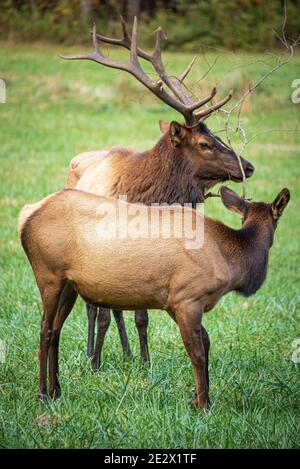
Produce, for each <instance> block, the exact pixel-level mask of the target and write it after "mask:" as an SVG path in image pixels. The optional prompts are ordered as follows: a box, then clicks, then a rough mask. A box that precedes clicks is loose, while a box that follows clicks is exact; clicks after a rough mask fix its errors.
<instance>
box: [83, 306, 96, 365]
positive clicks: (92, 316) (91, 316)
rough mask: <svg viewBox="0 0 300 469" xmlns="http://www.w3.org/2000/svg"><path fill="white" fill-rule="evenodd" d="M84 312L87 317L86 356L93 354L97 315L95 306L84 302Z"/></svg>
mask: <svg viewBox="0 0 300 469" xmlns="http://www.w3.org/2000/svg"><path fill="white" fill-rule="evenodd" d="M86 312H87V317H88V341H87V356H88V357H92V356H93V355H94V352H95V350H94V340H95V323H96V317H97V312H98V309H97V306H94V305H90V304H88V303H87V304H86Z"/></svg>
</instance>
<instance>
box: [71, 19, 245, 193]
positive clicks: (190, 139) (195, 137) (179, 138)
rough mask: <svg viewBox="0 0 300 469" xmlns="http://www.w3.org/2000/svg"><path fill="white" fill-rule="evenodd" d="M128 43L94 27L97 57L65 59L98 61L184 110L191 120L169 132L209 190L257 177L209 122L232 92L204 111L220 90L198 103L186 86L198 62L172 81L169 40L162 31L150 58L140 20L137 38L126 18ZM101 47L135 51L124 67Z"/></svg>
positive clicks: (124, 35)
mask: <svg viewBox="0 0 300 469" xmlns="http://www.w3.org/2000/svg"><path fill="white" fill-rule="evenodd" d="M121 23H122V30H123V38H122V39H113V38H109V37H106V36H103V35H100V34H97V33H96V27H95V25H94V27H93V46H94V52H92V53H90V54H82V55H72V56H62V58H65V59H84V60H92V61H94V62H97V63H98V64H101V65H104V66H108V67H112V68H116V69H119V70H124V71H126V72H128V73H130V74H131V75H133V76H134V77H135V78H136V79H137V80H139V81H140V82H141V83H142V84H143V85H144V86H146V88H148V89H149V90H150V91H151V92H152V93H153V94H155V95H156V96H157V97H158V98H159V99H161V100H162V101H163V102H164V103H166V104H167V105H168V106H170V107H172V108H173V109H175V110H176V111H178V112H179V113H180V114H181V115H182V116H183V117H184V120H185V124H184V125H180V124H178V123H176V122H172V123H171V124H170V126H169V129H168V132H169V136H170V139H171V143H172V146H173V147H174V148H175V149H177V150H178V152H181V153H185V154H186V155H187V157H188V158H189V159H190V161H191V164H192V168H193V169H192V172H193V174H195V176H197V175H200V174H201V179H203V175H205V178H207V181H208V184H205V186H206V187H211V186H212V185H214V184H215V183H216V182H219V181H225V180H228V179H232V180H234V181H236V182H240V181H242V180H243V172H244V174H245V176H246V177H250V176H251V175H252V174H253V171H254V167H253V166H252V165H251V163H249V162H248V161H246V160H244V159H243V158H241V157H237V155H236V154H235V152H234V150H233V149H232V148H230V147H229V146H227V145H226V144H225V143H224V142H222V140H221V139H219V138H218V137H216V136H215V135H213V134H212V133H211V132H210V131H209V129H208V128H207V127H206V125H205V124H204V123H203V121H204V120H205V119H207V118H208V117H209V116H210V115H211V114H212V113H214V112H215V111H217V110H218V109H220V108H221V107H222V106H223V105H224V104H226V103H227V102H228V101H229V100H230V99H231V96H232V92H231V91H230V92H229V94H228V95H227V96H226V97H225V98H223V99H222V100H220V101H219V102H217V103H215V104H211V105H210V106H208V107H205V108H203V109H202V110H201V111H199V109H200V108H202V107H203V106H205V105H207V103H209V102H211V101H212V100H213V98H214V97H215V95H216V93H217V89H216V87H214V88H213V89H212V91H211V93H210V94H209V95H208V96H207V97H205V98H203V99H197V100H193V99H192V98H191V97H190V96H189V94H188V93H187V92H186V89H184V87H183V82H184V79H185V78H186V76H187V75H188V73H189V72H190V70H191V68H192V66H193V64H194V62H195V58H194V59H193V60H192V61H191V63H190V64H189V65H188V67H187V68H186V69H185V70H184V71H183V73H182V74H181V75H180V76H179V77H171V76H170V75H169V74H168V72H167V71H166V69H165V66H164V64H163V61H162V57H161V41H162V39H164V38H165V35H164V33H163V31H162V29H161V28H158V29H157V30H156V32H155V34H156V40H155V48H154V51H153V52H152V53H148V52H146V51H144V50H142V49H140V48H139V47H138V45H137V18H136V17H135V18H134V22H133V28H132V34H131V35H130V33H129V32H128V30H127V27H126V24H125V22H124V20H123V18H122V17H121ZM99 42H104V43H107V44H111V45H119V46H121V47H125V48H126V49H128V50H130V59H129V60H128V61H125V62H120V61H116V60H113V59H111V58H110V57H107V56H105V55H104V54H103V52H102V51H101V49H100V46H99ZM139 57H141V58H142V59H144V60H146V61H148V62H150V63H151V65H152V66H153V68H154V70H155V72H156V73H157V75H158V80H156V81H154V80H153V79H152V78H151V77H149V76H148V75H147V74H146V73H145V72H144V70H143V69H142V67H141V64H140V61H139ZM160 126H161V130H162V131H166V130H167V125H166V123H163V122H161V123H160Z"/></svg>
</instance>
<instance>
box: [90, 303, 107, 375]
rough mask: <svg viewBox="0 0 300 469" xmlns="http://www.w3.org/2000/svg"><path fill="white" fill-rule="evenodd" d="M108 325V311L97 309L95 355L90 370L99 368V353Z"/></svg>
mask: <svg viewBox="0 0 300 469" xmlns="http://www.w3.org/2000/svg"><path fill="white" fill-rule="evenodd" d="M109 325H110V310H109V309H107V308H99V311H98V330H97V338H96V345H95V353H94V356H93V358H92V368H93V370H94V371H97V370H98V369H99V368H100V361H101V353H102V348H103V343H104V339H105V335H106V332H107V329H108V328H109Z"/></svg>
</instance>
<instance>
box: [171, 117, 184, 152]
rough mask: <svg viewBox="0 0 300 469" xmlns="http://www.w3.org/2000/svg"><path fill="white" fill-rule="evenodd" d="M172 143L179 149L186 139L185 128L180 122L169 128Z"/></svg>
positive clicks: (173, 123) (172, 124) (172, 123)
mask: <svg viewBox="0 0 300 469" xmlns="http://www.w3.org/2000/svg"><path fill="white" fill-rule="evenodd" d="M169 134H170V138H171V142H172V145H173V147H174V148H176V147H178V146H179V145H180V144H181V143H182V141H183V139H184V137H185V127H184V126H183V125H181V124H178V122H175V121H173V122H171V124H170V128H169Z"/></svg>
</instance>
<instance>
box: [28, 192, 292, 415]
mask: <svg viewBox="0 0 300 469" xmlns="http://www.w3.org/2000/svg"><path fill="white" fill-rule="evenodd" d="M221 197H222V200H223V203H224V204H225V205H226V207H227V208H229V209H230V210H233V211H235V212H238V213H239V214H240V215H242V216H243V219H244V222H243V227H242V228H241V229H240V230H233V229H231V228H229V227H226V226H225V225H223V224H222V223H220V222H217V221H215V220H212V219H210V218H207V217H205V218H203V217H202V215H200V214H198V213H197V212H196V211H193V212H192V214H193V217H194V223H196V221H197V220H196V219H197V218H199V217H202V218H201V220H200V221H204V243H203V246H202V247H199V248H197V249H193V250H192V249H187V248H186V247H185V239H184V238H183V239H175V238H172V237H170V238H169V239H162V238H160V237H159V238H158V239H131V238H130V237H127V238H125V239H119V238H118V237H117V236H115V237H113V236H111V233H112V232H110V236H109V237H107V236H106V234H105V233H106V231H105V230H104V229H103V226H104V225H100V224H99V223H100V222H102V221H103V219H104V218H103V215H102V214H101V213H103V211H102V209H101V206H102V208H103V204H107V203H109V204H112V205H116V204H117V201H115V200H112V199H106V198H104V197H99V196H95V195H93V194H89V193H84V192H82V191H77V190H65V191H63V192H58V193H56V194H53V196H50V197H47V198H46V199H44V200H42V201H41V202H39V203H38V204H35V205H32V206H26V207H24V209H23V210H22V212H21V215H20V221H19V233H20V238H21V241H22V245H23V247H24V249H25V251H26V254H27V257H28V258H29V260H30V263H31V266H32V269H33V271H34V274H35V278H36V281H37V284H38V287H39V289H40V293H41V297H42V301H43V306H44V316H43V321H42V327H41V345H40V394H41V395H47V386H46V371H47V362H48V355H49V381H50V391H49V392H50V395H52V396H54V395H58V394H59V392H60V387H59V383H58V377H57V375H58V342H59V335H60V330H61V328H62V325H63V323H64V321H65V319H66V317H67V316H68V315H69V313H70V312H71V310H72V307H73V305H74V302H75V300H76V297H77V294H78V293H79V294H80V295H81V296H82V297H83V298H84V299H85V301H88V302H89V303H93V304H97V305H100V306H106V307H113V308H124V307H125V308H159V309H165V310H167V311H168V312H169V314H170V315H171V316H172V318H173V319H175V321H176V322H177V323H178V325H179V328H180V332H181V336H182V339H183V342H184V344H185V347H186V350H187V352H188V354H189V356H190V358H191V361H192V364H193V368H194V374H195V381H196V398H195V404H196V405H197V406H198V407H201V408H207V407H208V405H209V398H208V347H207V344H206V343H205V337H204V336H203V333H202V332H201V318H202V314H203V312H205V311H209V310H210V309H211V308H213V306H214V305H215V304H216V302H217V301H218V299H219V298H221V297H222V296H223V295H224V294H225V293H227V292H229V291H232V290H236V291H239V292H240V293H242V294H244V295H246V296H248V295H251V294H253V293H255V292H256V291H257V290H258V288H260V286H261V285H262V283H263V281H264V280H265V277H266V272H267V263H268V252H269V249H270V247H271V246H272V243H273V236H274V231H275V228H276V225H277V221H278V218H279V217H280V216H281V214H282V212H283V210H284V208H285V207H286V205H287V203H288V201H289V197H290V196H289V192H288V190H287V189H284V190H283V191H281V193H280V194H279V195H278V196H277V198H276V199H275V201H274V202H273V203H272V204H264V203H254V202H253V203H249V202H245V201H244V200H242V199H240V198H239V197H238V196H237V195H236V194H235V193H234V192H233V191H231V190H229V189H227V188H222V189H221ZM123 204H124V205H123V206H127V204H125V203H124V202H123ZM128 207H130V205H129V204H128ZM131 208H134V207H132V206H131ZM99 210H100V212H99ZM149 210H150V208H149V207H144V209H143V212H142V213H143V215H142V217H144V218H139V221H140V223H141V224H142V225H145V224H146V222H149V220H151V221H150V225H151V223H156V224H157V223H158V221H157V218H156V221H155V222H152V219H150V218H149ZM155 210H157V211H158V212H159V215H160V216H162V213H163V212H164V211H168V212H171V213H170V217H171V219H172V216H173V213H174V212H173V211H174V208H169V207H164V208H162V207H158V208H156V209H155ZM177 210H181V208H180V207H179V208H177ZM190 210H191V209H190ZM106 218H107V216H106ZM106 221H107V224H108V226H109V227H112V223H111V218H108V219H107V220H106ZM100 226H102V229H101V228H100Z"/></svg>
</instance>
